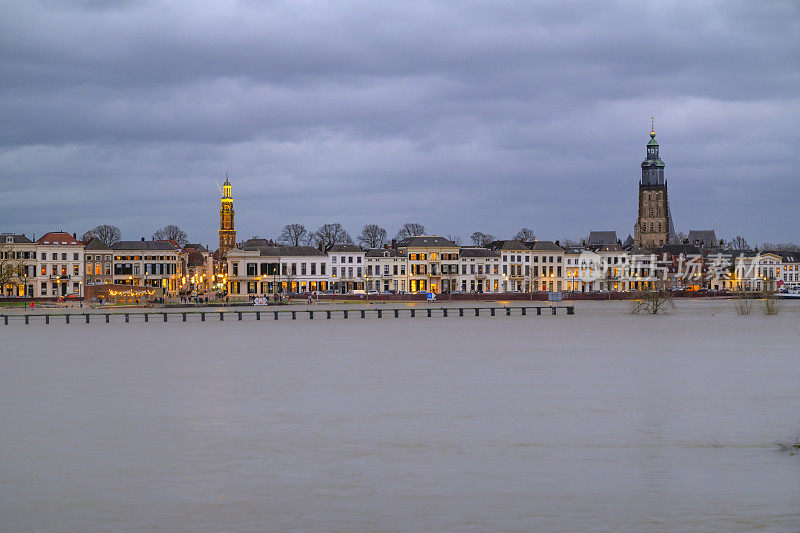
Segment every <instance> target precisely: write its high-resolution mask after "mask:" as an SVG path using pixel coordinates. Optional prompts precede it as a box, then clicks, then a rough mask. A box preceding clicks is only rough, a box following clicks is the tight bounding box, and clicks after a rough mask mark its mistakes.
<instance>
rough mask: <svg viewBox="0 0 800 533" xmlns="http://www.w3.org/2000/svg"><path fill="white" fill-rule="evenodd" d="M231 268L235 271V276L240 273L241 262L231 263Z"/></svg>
mask: <svg viewBox="0 0 800 533" xmlns="http://www.w3.org/2000/svg"><path fill="white" fill-rule="evenodd" d="M231 270H232V271H233V275H234V276H238V275H239V263H231Z"/></svg>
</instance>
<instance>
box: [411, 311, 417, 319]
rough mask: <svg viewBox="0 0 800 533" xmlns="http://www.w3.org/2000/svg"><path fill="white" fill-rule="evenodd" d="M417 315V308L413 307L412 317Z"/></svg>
mask: <svg viewBox="0 0 800 533" xmlns="http://www.w3.org/2000/svg"><path fill="white" fill-rule="evenodd" d="M415 316H417V310H416V309H412V310H411V318H414V317H415Z"/></svg>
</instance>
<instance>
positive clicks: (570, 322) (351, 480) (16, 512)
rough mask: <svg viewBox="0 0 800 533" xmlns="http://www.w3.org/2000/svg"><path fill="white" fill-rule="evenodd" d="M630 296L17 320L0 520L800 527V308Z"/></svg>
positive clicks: (290, 526)
mask: <svg viewBox="0 0 800 533" xmlns="http://www.w3.org/2000/svg"><path fill="white" fill-rule="evenodd" d="M628 311H629V304H628V303H626V302H611V303H607V302H578V304H577V309H576V314H575V315H574V316H565V315H559V316H548V315H543V316H527V317H518V316H514V317H510V318H508V317H505V316H500V314H499V313H498V316H497V317H494V318H491V317H480V318H475V317H466V316H465V317H463V318H459V317H451V318H446V319H445V318H430V319H429V318H425V317H424V316H422V314H421V313H418V314H417V318H414V319H412V318H399V319H395V318H387V317H386V315H384V318H383V319H380V320H379V319H376V318H370V319H365V320H361V319H358V320H353V319H351V320H347V321H345V320H343V319H334V320H314V321H309V320H297V321H288V320H287V321H279V322H275V321H271V320H265V321H261V322H255V321H251V320H244V321H242V322H238V321H233V320H226V321H225V322H223V323H220V322H212V321H209V322H205V323H200V322H199V321H191V320H190V321H189V322H187V323H181V322H170V323H167V324H164V323H162V322H160V321H151V322H150V323H149V324H144V323H131V324H124V323H112V324H104V323H97V324H95V323H92V324H89V325H86V324H81V323H78V324H75V323H73V324H70V325H65V324H63V323H62V322H60V321H59V322H58V323H56V321H53V323H52V324H50V325H47V326H46V325H43V324H38V323H37V324H31V325H29V326H25V325H22V324H20V323H15V324H12V325H10V326H6V327H4V326H0V364H2V367H1V368H2V371H0V406H2V407H0V428H2V430H1V431H0V530H2V531H15V532H16V531H142V530H153V531H187V532H189V531H192V532H198V531H208V532H212V531H213V532H216V531H292V530H297V531H299V530H302V531H451V530H458V531H531V530H547V531H600V530H608V531H685V530H696V531H750V530H753V531H755V530H757V531H797V530H798V529H800V456H797V455H795V456H792V455H789V454H785V453H780V452H778V451H776V447H775V445H774V441H775V440H777V439H779V438H781V437H783V436H785V435H786V434H788V433H791V432H793V431H795V430H797V429H798V428H800V306H798V305H796V304H793V305H788V306H787V308H786V309H785V310H784V312H783V313H782V314H780V315H779V316H777V317H765V316H763V315H760V314H753V315H751V316H737V315H736V314H735V312H734V310H733V305H732V304H731V303H730V302H724V301H716V302H692V301H685V302H679V303H678V309H677V310H676V312H674V313H672V314H671V315H669V316H659V317H651V316H632V315H630V314H629V312H628ZM98 322H99V321H98Z"/></svg>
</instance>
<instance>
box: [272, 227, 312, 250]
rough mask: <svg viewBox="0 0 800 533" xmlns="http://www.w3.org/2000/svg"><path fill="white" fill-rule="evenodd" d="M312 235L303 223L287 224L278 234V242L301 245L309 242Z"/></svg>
mask: <svg viewBox="0 0 800 533" xmlns="http://www.w3.org/2000/svg"><path fill="white" fill-rule="evenodd" d="M310 237H311V236H310V235H309V233H308V230H307V229H306V227H305V226H304V225H302V224H287V225H285V226H284V227H283V230H281V234H280V235H278V242H279V243H280V244H285V245H287V246H301V245H304V244H307V243H308V241H309V238H310Z"/></svg>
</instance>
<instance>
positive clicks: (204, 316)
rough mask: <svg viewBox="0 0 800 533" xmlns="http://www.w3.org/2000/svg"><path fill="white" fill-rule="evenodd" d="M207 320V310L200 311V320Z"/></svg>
mask: <svg viewBox="0 0 800 533" xmlns="http://www.w3.org/2000/svg"><path fill="white" fill-rule="evenodd" d="M205 321H206V312H205V311H200V322H205Z"/></svg>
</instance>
